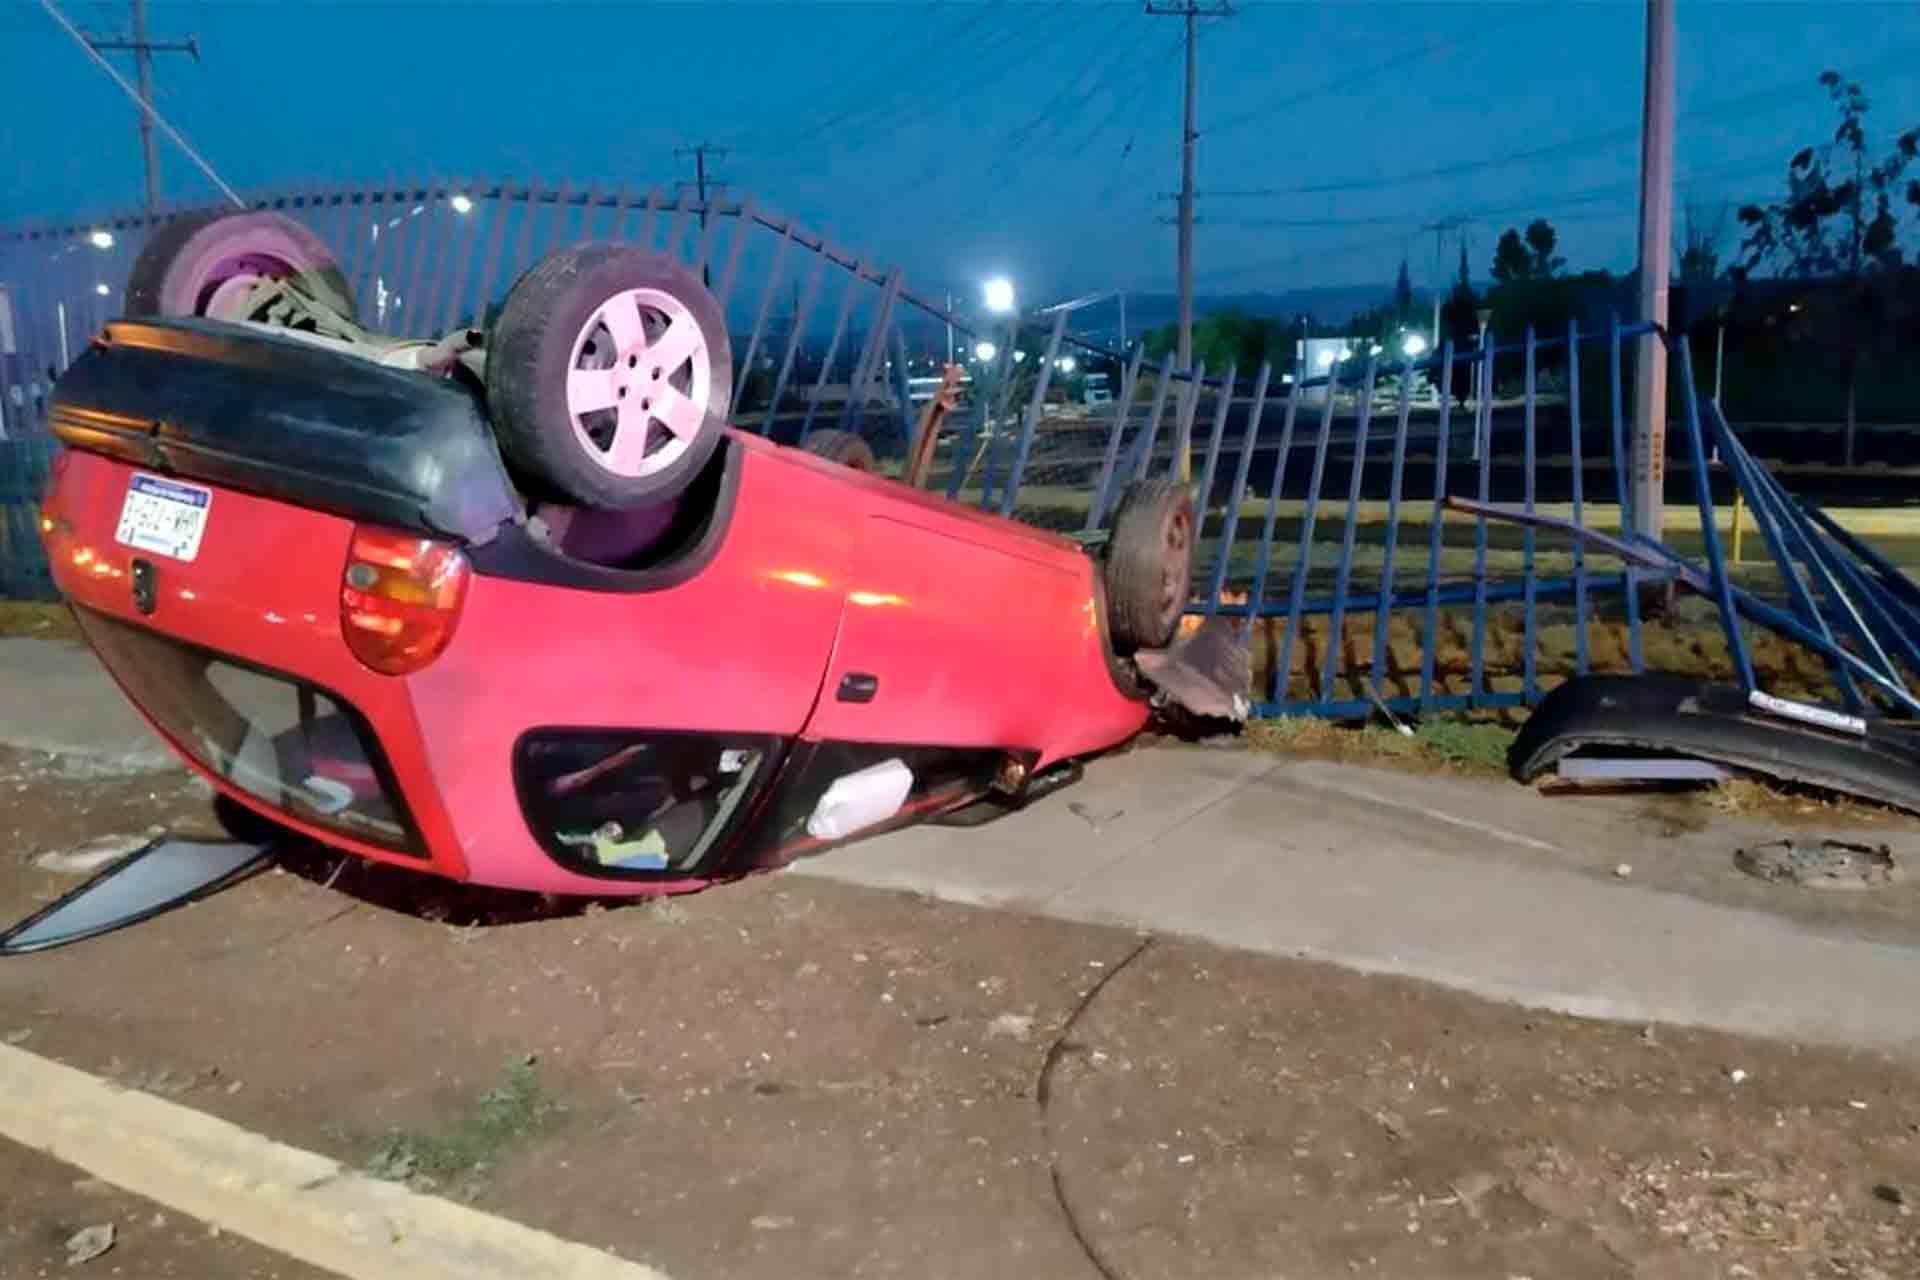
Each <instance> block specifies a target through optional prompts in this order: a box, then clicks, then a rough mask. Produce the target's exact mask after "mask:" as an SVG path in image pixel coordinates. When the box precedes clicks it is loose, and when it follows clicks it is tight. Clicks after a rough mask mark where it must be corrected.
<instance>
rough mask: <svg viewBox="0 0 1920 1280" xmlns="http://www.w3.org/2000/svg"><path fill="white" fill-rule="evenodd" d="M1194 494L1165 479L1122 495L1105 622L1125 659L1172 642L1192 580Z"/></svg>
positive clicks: (1111, 543) (1111, 546) (1111, 545)
mask: <svg viewBox="0 0 1920 1280" xmlns="http://www.w3.org/2000/svg"><path fill="white" fill-rule="evenodd" d="M1193 532H1194V515H1193V495H1192V494H1191V493H1189V492H1188V491H1187V489H1186V486H1184V485H1180V484H1176V483H1175V482H1174V481H1173V480H1171V479H1168V478H1166V477H1159V478H1156V479H1152V480H1142V481H1140V482H1139V483H1137V484H1134V485H1132V486H1130V487H1129V488H1128V489H1127V491H1126V493H1125V494H1124V495H1122V496H1121V499H1120V506H1119V508H1118V509H1117V510H1116V511H1115V512H1114V517H1113V532H1112V536H1111V537H1110V538H1109V539H1108V542H1107V559H1106V580H1107V620H1108V631H1109V633H1110V634H1111V636H1112V639H1113V648H1114V651H1115V652H1116V653H1118V654H1120V655H1121V656H1123V657H1125V656H1127V655H1129V654H1132V653H1136V652H1138V651H1139V650H1141V649H1164V648H1166V647H1167V645H1169V644H1171V643H1172V642H1173V637H1174V633H1175V632H1176V631H1177V630H1178V629H1179V627H1180V615H1181V614H1183V613H1185V612H1186V608H1187V598H1188V595H1189V593H1190V592H1191V589H1192V579H1193V540H1194V539H1193Z"/></svg>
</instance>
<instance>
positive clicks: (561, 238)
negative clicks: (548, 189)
mask: <svg viewBox="0 0 1920 1280" xmlns="http://www.w3.org/2000/svg"><path fill="white" fill-rule="evenodd" d="M568 199H569V197H568V195H567V194H566V193H564V192H563V193H562V194H561V196H560V208H559V212H558V215H557V216H558V217H559V219H560V220H559V221H558V222H557V223H556V224H555V225H554V230H555V232H556V233H557V234H556V235H555V236H554V248H556V249H557V248H559V247H561V246H562V245H569V244H579V243H580V242H581V241H584V240H591V239H593V222H594V219H595V218H596V217H597V216H598V210H599V207H600V184H599V183H597V182H596V183H594V184H592V185H591V186H589V187H588V188H587V190H586V194H585V195H583V196H581V197H580V216H579V217H578V218H575V217H574V216H573V206H572V205H571V204H569V203H568ZM569 222H572V223H573V230H571V231H568V230H567V229H566V228H567V224H568V223H569Z"/></svg>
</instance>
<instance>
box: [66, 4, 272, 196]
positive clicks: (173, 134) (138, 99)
mask: <svg viewBox="0 0 1920 1280" xmlns="http://www.w3.org/2000/svg"><path fill="white" fill-rule="evenodd" d="M40 7H41V8H42V9H45V10H46V11H47V16H48V17H50V18H52V19H53V20H54V21H55V22H57V23H59V24H60V27H61V29H62V30H64V31H65V32H66V33H67V34H68V35H70V36H72V37H73V38H74V40H75V42H76V43H78V44H79V46H80V48H81V50H82V51H83V52H85V53H86V55H87V57H88V58H90V59H91V60H92V61H93V63H94V64H95V65H96V66H98V67H99V68H100V69H101V70H102V71H104V72H106V73H107V75H109V76H110V77H112V79H113V82H114V83H115V84H117V85H119V86H120V88H121V90H122V91H123V92H124V93H125V94H126V95H127V96H128V97H129V98H132V99H133V101H134V103H135V104H136V105H137V106H139V108H140V109H141V111H142V113H144V114H145V115H148V116H151V117H152V118H153V123H154V124H156V125H158V126H159V127H160V131H161V132H162V133H165V134H166V135H167V137H169V138H171V139H173V142H174V145H175V146H177V147H179V148H180V150H182V151H184V152H186V154H187V159H189V160H191V161H193V163H194V164H195V165H196V166H197V167H198V168H199V170H200V172H202V173H204V174H206V175H207V178H208V180H209V181H211V182H212V183H213V185H214V186H216V187H218V188H220V191H221V193H222V194H223V195H225V196H226V197H227V199H229V200H231V201H233V203H234V204H235V205H237V206H238V207H240V208H242V209H244V208H246V207H247V202H246V201H245V200H242V199H241V198H240V195H239V193H238V192H236V191H235V190H234V189H233V188H232V187H230V186H228V185H227V184H226V182H225V181H223V180H222V179H221V177H220V175H219V174H217V173H215V172H214V171H213V166H212V165H210V164H208V163H207V162H206V160H205V159H204V158H202V156H201V155H200V153H199V152H198V151H195V150H194V149H193V144H192V143H190V142H188V141H187V140H186V138H184V137H182V136H181V133H180V131H179V130H178V129H176V128H174V127H173V126H172V125H171V124H169V123H167V119H166V117H165V116H163V115H161V114H160V113H159V112H158V111H156V110H154V108H153V97H152V95H151V94H142V93H141V92H140V91H139V90H138V89H136V88H134V87H133V86H132V85H130V84H128V83H127V78H126V77H125V76H123V75H121V74H120V73H119V72H118V71H115V70H114V69H113V64H112V63H111V62H108V61H107V60H106V58H105V57H104V56H103V55H102V54H101V53H100V51H99V50H98V49H95V48H94V47H93V45H92V43H91V42H89V41H88V39H87V37H86V34H85V33H84V32H82V31H81V30H80V28H78V27H76V26H74V25H73V23H71V22H69V21H67V15H66V14H64V13H61V12H60V9H59V6H58V5H56V4H54V2H53V0H40Z"/></svg>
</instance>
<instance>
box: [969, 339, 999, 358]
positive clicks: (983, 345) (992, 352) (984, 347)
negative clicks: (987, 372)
mask: <svg viewBox="0 0 1920 1280" xmlns="http://www.w3.org/2000/svg"><path fill="white" fill-rule="evenodd" d="M999 354H1000V348H998V347H996V346H994V345H993V344H992V343H991V342H986V341H981V342H976V343H974V344H973V358H974V359H975V360H978V361H979V362H980V363H981V364H985V363H986V362H987V361H989V360H991V359H993V358H994V357H995V356H997V355H999Z"/></svg>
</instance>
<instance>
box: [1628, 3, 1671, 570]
mask: <svg viewBox="0 0 1920 1280" xmlns="http://www.w3.org/2000/svg"><path fill="white" fill-rule="evenodd" d="M1672 253H1673V0H1647V71H1646V94H1645V103H1644V106H1643V108H1642V121H1641V134H1640V318H1641V319H1642V320H1646V321H1651V322H1652V323H1654V324H1656V325H1659V326H1660V327H1661V328H1662V329H1665V327H1666V323H1667V288H1668V283H1667V277H1668V274H1669V271H1670V270H1671V263H1670V259H1671V255H1672ZM1633 407H1634V414H1633V429H1634V435H1633V448H1634V460H1633V515H1634V523H1635V525H1636V526H1637V531H1638V532H1639V533H1640V534H1641V535H1642V536H1644V537H1649V538H1653V539H1656V540H1658V539H1659V538H1660V537H1661V529H1662V517H1663V515H1664V514H1665V511H1664V508H1665V496H1666V463H1667V348H1666V343H1665V341H1664V340H1663V338H1662V337H1661V335H1660V334H1658V333H1651V334H1648V335H1647V336H1646V337H1644V338H1642V339H1641V340H1640V359H1639V361H1638V363H1637V365H1636V367H1635V370H1634V379H1633Z"/></svg>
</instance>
